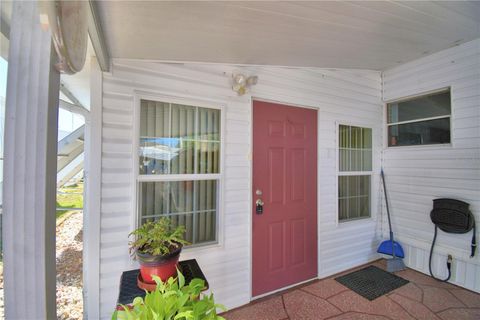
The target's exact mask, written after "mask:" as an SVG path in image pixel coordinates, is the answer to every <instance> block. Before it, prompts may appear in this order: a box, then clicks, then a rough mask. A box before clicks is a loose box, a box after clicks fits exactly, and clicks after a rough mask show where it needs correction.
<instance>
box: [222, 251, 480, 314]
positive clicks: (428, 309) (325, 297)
mask: <svg viewBox="0 0 480 320" xmlns="http://www.w3.org/2000/svg"><path fill="white" fill-rule="evenodd" d="M370 264H371V265H375V266H377V267H380V268H382V269H385V264H386V261H385V260H378V261H374V262H372V263H370ZM363 267H365V266H361V267H357V268H354V269H352V270H348V271H346V272H343V273H341V274H346V273H349V272H351V271H353V270H356V269H360V268H363ZM395 274H397V275H398V276H400V277H403V278H405V279H407V280H409V281H410V283H408V284H407V285H405V286H402V287H400V288H398V289H396V290H393V291H391V292H390V293H388V294H386V295H383V296H381V297H379V298H377V299H375V300H373V301H368V300H367V299H365V298H363V297H362V296H360V295H358V294H356V293H355V292H353V291H352V290H350V289H348V288H347V287H345V286H343V285H342V284H340V283H338V282H337V281H335V279H334V278H333V277H330V278H327V279H323V280H314V281H312V282H309V283H307V284H304V285H300V286H297V287H294V288H292V289H288V290H286V291H283V292H280V293H276V294H273V295H271V296H268V297H265V298H262V299H259V300H256V301H253V302H251V303H249V304H248V305H246V306H243V307H240V308H237V309H234V310H231V311H229V312H227V313H225V314H223V315H222V316H223V317H225V318H226V319H227V320H247V319H248V320H250V319H255V320H285V319H290V320H310V319H311V320H313V319H315V320H317V319H319V320H320V319H328V320H388V319H390V320H395V319H399V320H409V319H413V320H423V319H432V320H450V319H454V320H474V319H475V320H478V319H480V294H477V293H475V292H472V291H469V290H466V289H462V288H460V287H457V286H455V285H452V284H449V283H444V282H439V281H436V280H435V279H433V278H431V277H429V276H427V275H425V274H422V273H420V272H417V271H414V270H412V269H407V270H404V271H400V272H396V273H395ZM339 275H340V274H337V275H335V276H334V277H337V276H339Z"/></svg>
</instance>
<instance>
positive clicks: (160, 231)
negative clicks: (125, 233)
mask: <svg viewBox="0 0 480 320" xmlns="http://www.w3.org/2000/svg"><path fill="white" fill-rule="evenodd" d="M184 233H185V227H184V226H177V227H173V226H172V222H171V220H170V219H168V218H161V219H160V220H157V221H148V222H145V223H144V224H143V225H142V226H140V227H139V228H138V229H136V230H135V231H133V232H132V233H130V235H129V236H134V240H133V241H131V242H130V243H129V245H130V253H131V254H134V253H135V251H137V250H138V251H140V252H141V253H146V254H150V255H154V256H157V255H167V254H169V253H170V252H172V251H173V250H175V249H176V248H178V247H179V246H181V245H184V244H188V242H187V241H185V240H184V239H183V235H184Z"/></svg>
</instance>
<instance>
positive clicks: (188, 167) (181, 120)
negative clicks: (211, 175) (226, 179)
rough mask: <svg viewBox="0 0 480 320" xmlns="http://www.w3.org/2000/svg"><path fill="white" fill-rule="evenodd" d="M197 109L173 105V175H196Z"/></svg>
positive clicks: (171, 169)
mask: <svg viewBox="0 0 480 320" xmlns="http://www.w3.org/2000/svg"><path fill="white" fill-rule="evenodd" d="M195 109H196V108H195V107H191V106H184V105H178V104H172V121H171V125H172V132H171V143H172V149H171V150H170V153H171V157H170V162H171V163H170V173H171V174H189V173H190V174H191V173H194V170H195V166H194V163H195V158H194V157H195V152H194V150H195V142H194V139H195V112H196V110H195Z"/></svg>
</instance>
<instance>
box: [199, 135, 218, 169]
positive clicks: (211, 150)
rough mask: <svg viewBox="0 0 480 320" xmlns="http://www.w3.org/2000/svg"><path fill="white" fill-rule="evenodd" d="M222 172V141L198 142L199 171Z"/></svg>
mask: <svg viewBox="0 0 480 320" xmlns="http://www.w3.org/2000/svg"><path fill="white" fill-rule="evenodd" d="M219 172H220V142H206V141H201V142H197V173H219Z"/></svg>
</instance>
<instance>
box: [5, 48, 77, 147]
mask: <svg viewBox="0 0 480 320" xmlns="http://www.w3.org/2000/svg"><path fill="white" fill-rule="evenodd" d="M7 68H8V63H7V61H6V60H5V59H3V58H2V57H0V96H2V97H5V95H6V92H7ZM3 117H4V115H2V116H1V117H0V118H3ZM84 122H85V121H84V119H83V117H81V116H79V115H77V114H73V113H71V112H69V111H65V110H63V109H60V111H59V113H58V131H59V132H58V139H59V140H60V139H61V138H63V137H64V136H65V135H66V134H67V133H69V132H72V131H73V130H75V129H77V128H78V127H80V126H81V125H82V124H84ZM2 128H3V126H2ZM1 138H2V140H3V132H2V135H1Z"/></svg>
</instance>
